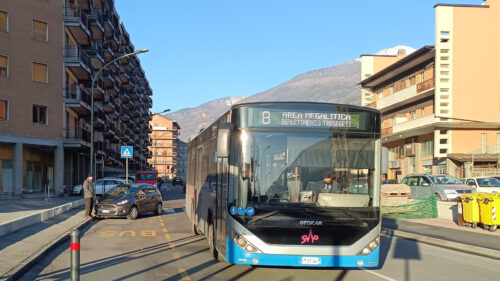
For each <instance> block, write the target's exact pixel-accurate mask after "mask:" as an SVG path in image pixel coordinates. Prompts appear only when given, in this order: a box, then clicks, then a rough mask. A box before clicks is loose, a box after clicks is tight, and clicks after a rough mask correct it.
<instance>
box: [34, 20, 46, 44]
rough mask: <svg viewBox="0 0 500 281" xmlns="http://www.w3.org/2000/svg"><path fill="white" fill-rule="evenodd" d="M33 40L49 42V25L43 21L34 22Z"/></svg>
mask: <svg viewBox="0 0 500 281" xmlns="http://www.w3.org/2000/svg"><path fill="white" fill-rule="evenodd" d="M33 39H36V40H41V41H48V38H47V23H45V22H43V21H37V20H33Z"/></svg>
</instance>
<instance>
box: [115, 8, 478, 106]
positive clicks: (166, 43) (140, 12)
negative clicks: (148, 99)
mask: <svg viewBox="0 0 500 281" xmlns="http://www.w3.org/2000/svg"><path fill="white" fill-rule="evenodd" d="M437 3H452V4H480V3H482V1H481V0H455V1H447V0H443V1H431V0H355V1H352V0H351V1H340V0H300V1H299V0H246V1H243V0H225V1H218V0H199V1H190V0H142V1H137V0H115V5H116V9H117V12H118V14H119V15H120V19H121V20H122V21H123V22H124V25H125V28H126V29H127V31H128V33H129V34H130V37H131V40H132V43H133V44H134V46H135V48H136V49H139V48H148V49H150V52H149V53H145V54H141V55H139V59H140V60H141V64H142V67H143V68H144V70H145V72H146V77H147V78H148V80H149V82H150V85H151V87H152V89H153V108H152V111H154V112H158V111H162V110H164V109H167V108H168V109H171V110H172V111H176V110H179V109H182V108H188V107H196V106H198V105H200V104H202V103H204V102H207V101H210V100H213V99H216V98H222V97H228V96H248V95H253V94H256V93H259V92H262V91H265V90H268V89H270V88H272V87H275V86H278V85H279V84H281V83H283V82H286V81H288V80H290V79H292V78H293V77H295V76H297V75H299V74H301V73H304V72H307V71H310V70H315V69H320V68H324V67H331V66H334V65H337V64H340V63H342V62H345V61H348V60H351V59H355V58H358V57H359V56H360V55H361V54H373V53H375V52H377V51H379V50H381V49H385V48H390V47H394V46H397V45H407V46H410V47H413V48H415V49H418V48H420V47H422V46H423V45H432V44H434V16H435V14H434V8H433V7H434V5H435V4H437Z"/></svg>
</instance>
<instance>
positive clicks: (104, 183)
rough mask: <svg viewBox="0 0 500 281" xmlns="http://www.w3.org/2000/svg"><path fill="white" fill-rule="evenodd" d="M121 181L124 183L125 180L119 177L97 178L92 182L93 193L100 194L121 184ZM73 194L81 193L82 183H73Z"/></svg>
mask: <svg viewBox="0 0 500 281" xmlns="http://www.w3.org/2000/svg"><path fill="white" fill-rule="evenodd" d="M122 183H125V180H124V179H119V178H104V179H100V180H97V181H96V182H95V183H94V187H95V194H96V195H102V194H103V192H104V193H106V192H108V190H110V189H111V188H113V187H115V186H117V185H119V184H122ZM73 194H79V195H83V185H81V184H79V185H75V186H74V187H73Z"/></svg>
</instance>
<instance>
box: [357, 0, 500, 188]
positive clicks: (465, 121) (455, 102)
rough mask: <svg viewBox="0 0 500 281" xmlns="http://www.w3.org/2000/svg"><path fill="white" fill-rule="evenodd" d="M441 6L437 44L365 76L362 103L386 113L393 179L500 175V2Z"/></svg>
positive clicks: (384, 126) (384, 137)
mask: <svg viewBox="0 0 500 281" xmlns="http://www.w3.org/2000/svg"><path fill="white" fill-rule="evenodd" d="M435 9H436V31H435V36H436V45H435V46H425V47H423V48H421V49H419V50H417V51H415V52H414V53H412V54H410V55H408V56H406V57H404V58H402V59H400V60H398V61H396V62H394V63H393V64H391V65H389V66H387V67H385V68H383V69H382V70H379V71H378V72H375V73H374V74H373V75H371V76H369V77H362V79H363V80H362V81H361V82H360V84H361V85H362V87H363V90H364V91H366V92H364V96H362V103H364V105H368V106H372V107H374V108H377V109H379V110H381V113H382V142H383V145H384V146H386V147H388V148H389V151H390V165H389V174H388V178H389V179H394V178H401V177H402V176H404V175H407V174H413V173H447V174H451V175H455V176H457V177H464V176H471V175H481V174H483V175H486V174H495V173H496V174H500V169H499V168H500V167H499V166H498V165H499V161H500V160H499V159H500V158H499V154H500V94H499V91H498V89H497V87H496V86H495V84H494V83H492V81H495V77H496V76H498V75H499V74H500V71H499V70H498V67H497V66H498V65H500V53H499V52H498V51H495V50H499V49H500V37H498V36H491V34H492V33H495V32H496V31H495V28H494V27H496V26H498V25H500V2H499V1H486V2H485V5H481V6H472V5H436V6H435ZM365 67H368V69H370V68H371V65H370V64H366V63H364V64H362V68H365ZM369 98H371V102H372V103H371V104H369V103H368V102H367V101H368V100H369ZM364 99H366V100H367V101H366V102H365V101H363V100H364Z"/></svg>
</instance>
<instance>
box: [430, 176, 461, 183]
mask: <svg viewBox="0 0 500 281" xmlns="http://www.w3.org/2000/svg"><path fill="white" fill-rule="evenodd" d="M429 178H430V179H431V181H432V182H433V183H434V184H462V182H461V181H460V180H459V179H457V178H455V177H452V176H443V175H439V176H429Z"/></svg>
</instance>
